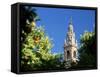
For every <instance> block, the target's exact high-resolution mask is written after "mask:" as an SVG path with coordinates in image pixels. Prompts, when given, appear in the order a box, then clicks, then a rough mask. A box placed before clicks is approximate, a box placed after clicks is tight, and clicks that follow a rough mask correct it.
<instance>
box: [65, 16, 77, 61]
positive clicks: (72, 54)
mask: <svg viewBox="0 0 100 77" xmlns="http://www.w3.org/2000/svg"><path fill="white" fill-rule="evenodd" d="M68 25H69V26H68V32H67V35H66V38H65V41H64V61H70V62H76V61H77V40H76V39H75V33H74V30H73V23H72V17H71V18H70V22H69V24H68Z"/></svg>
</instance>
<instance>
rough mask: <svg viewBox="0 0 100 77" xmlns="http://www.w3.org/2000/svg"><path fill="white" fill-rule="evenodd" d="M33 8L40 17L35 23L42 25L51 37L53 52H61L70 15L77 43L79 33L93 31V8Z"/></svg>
mask: <svg viewBox="0 0 100 77" xmlns="http://www.w3.org/2000/svg"><path fill="white" fill-rule="evenodd" d="M34 8H35V9H36V13H37V14H38V16H39V17H40V19H41V20H40V21H38V22H37V25H38V26H40V25H43V26H44V28H45V31H46V33H47V34H48V36H49V37H50V38H52V39H53V44H54V47H53V49H52V52H53V53H63V45H64V39H65V38H66V33H67V30H68V23H69V21H70V17H72V23H73V27H74V32H75V35H76V39H77V41H78V43H79V40H80V35H81V34H83V33H84V31H93V25H94V24H95V10H80V9H58V8H44V7H34Z"/></svg>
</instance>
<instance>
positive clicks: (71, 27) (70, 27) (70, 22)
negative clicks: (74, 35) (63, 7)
mask: <svg viewBox="0 0 100 77" xmlns="http://www.w3.org/2000/svg"><path fill="white" fill-rule="evenodd" d="M68 30H69V32H73V24H72V16H71V17H70V21H69V27H68Z"/></svg>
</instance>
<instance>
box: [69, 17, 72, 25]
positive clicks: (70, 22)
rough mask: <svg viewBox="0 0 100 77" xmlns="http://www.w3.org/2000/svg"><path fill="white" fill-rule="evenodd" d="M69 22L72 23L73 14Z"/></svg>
mask: <svg viewBox="0 0 100 77" xmlns="http://www.w3.org/2000/svg"><path fill="white" fill-rule="evenodd" d="M69 24H72V16H71V17H70V21H69Z"/></svg>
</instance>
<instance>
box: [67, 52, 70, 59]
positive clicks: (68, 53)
mask: <svg viewBox="0 0 100 77" xmlns="http://www.w3.org/2000/svg"><path fill="white" fill-rule="evenodd" d="M67 59H70V52H69V51H67Z"/></svg>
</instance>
